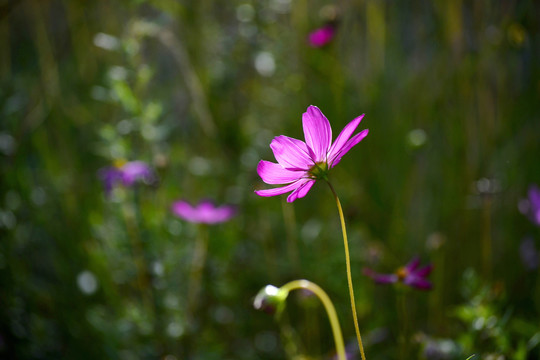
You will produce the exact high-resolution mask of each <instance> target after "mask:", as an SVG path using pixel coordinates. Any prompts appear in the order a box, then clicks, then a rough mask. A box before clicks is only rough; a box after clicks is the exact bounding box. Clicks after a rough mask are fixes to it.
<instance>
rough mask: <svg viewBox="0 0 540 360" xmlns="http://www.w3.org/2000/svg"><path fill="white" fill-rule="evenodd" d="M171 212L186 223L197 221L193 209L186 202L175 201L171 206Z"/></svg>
mask: <svg viewBox="0 0 540 360" xmlns="http://www.w3.org/2000/svg"><path fill="white" fill-rule="evenodd" d="M171 208H172V211H173V213H174V214H175V215H177V216H178V217H180V218H182V219H184V220H187V221H197V216H196V212H195V209H193V207H192V206H191V204H189V203H188V202H186V201H182V200H181V201H176V202H174V203H173V204H172V206H171Z"/></svg>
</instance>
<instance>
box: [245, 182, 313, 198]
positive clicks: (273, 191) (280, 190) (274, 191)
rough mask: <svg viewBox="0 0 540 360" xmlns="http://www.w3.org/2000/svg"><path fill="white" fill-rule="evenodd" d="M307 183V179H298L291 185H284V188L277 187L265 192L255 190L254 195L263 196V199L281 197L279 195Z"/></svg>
mask: <svg viewBox="0 0 540 360" xmlns="http://www.w3.org/2000/svg"><path fill="white" fill-rule="evenodd" d="M308 181H309V179H300V180H297V181H295V182H293V183H292V184H289V185H285V186H282V187H278V188H273V189H265V190H255V194H257V195H259V196H265V197H268V196H276V195H281V194H285V193H288V192H289V191H292V190H296V188H298V187H300V186H301V185H303V184H304V183H306V182H308Z"/></svg>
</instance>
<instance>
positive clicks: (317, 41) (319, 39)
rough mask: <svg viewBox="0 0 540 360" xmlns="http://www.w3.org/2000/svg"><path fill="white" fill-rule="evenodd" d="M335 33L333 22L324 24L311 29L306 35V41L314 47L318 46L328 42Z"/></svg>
mask: <svg viewBox="0 0 540 360" xmlns="http://www.w3.org/2000/svg"><path fill="white" fill-rule="evenodd" d="M335 35H336V27H335V25H334V24H326V25H324V26H323V27H321V28H318V29H316V30H314V31H312V32H311V33H310V34H309V35H308V42H309V45H311V46H312V47H314V48H320V47H323V46H324V45H326V44H328V43H329V42H330V41H332V39H333V38H334V36H335Z"/></svg>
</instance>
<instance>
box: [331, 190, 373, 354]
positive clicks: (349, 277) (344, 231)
mask: <svg viewBox="0 0 540 360" xmlns="http://www.w3.org/2000/svg"><path fill="white" fill-rule="evenodd" d="M326 183H327V184H328V186H329V187H330V190H331V191H332V194H333V195H334V199H335V200H336V204H337V208H338V212H339V218H340V220H341V232H342V234H343V245H344V247H345V264H346V267H347V282H348V285H349V297H350V298H351V310H352V314H353V320H354V329H355V332H356V339H357V340H358V347H359V349H360V355H361V356H362V360H366V355H365V353H364V345H363V343H362V336H361V335H360V328H359V326H358V317H357V315H356V305H355V301H354V288H353V283H352V275H351V260H350V256H349V242H348V241H347V228H346V227H345V217H344V216H343V209H342V208H341V202H340V201H339V197H338V195H337V193H336V191H335V190H334V187H333V186H332V184H331V183H330V181H326Z"/></svg>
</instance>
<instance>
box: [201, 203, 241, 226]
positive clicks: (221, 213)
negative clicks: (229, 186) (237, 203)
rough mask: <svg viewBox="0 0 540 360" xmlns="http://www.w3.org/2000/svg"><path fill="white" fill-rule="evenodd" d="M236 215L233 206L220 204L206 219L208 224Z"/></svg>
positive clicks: (223, 220)
mask: <svg viewBox="0 0 540 360" xmlns="http://www.w3.org/2000/svg"><path fill="white" fill-rule="evenodd" d="M234 215H236V209H235V208H234V207H233V206H227V205H224V206H220V207H218V208H216V209H214V211H213V213H212V214H211V216H210V217H208V218H207V219H206V222H207V223H208V224H217V223H222V222H225V221H227V220H229V219H230V218H232V217H233V216H234Z"/></svg>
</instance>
